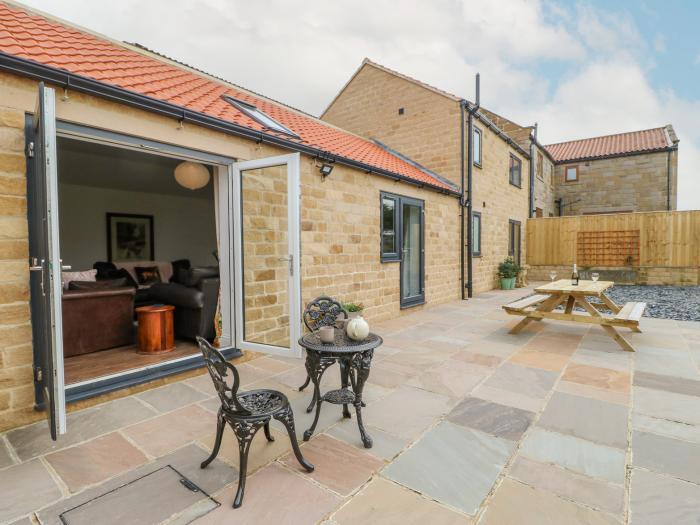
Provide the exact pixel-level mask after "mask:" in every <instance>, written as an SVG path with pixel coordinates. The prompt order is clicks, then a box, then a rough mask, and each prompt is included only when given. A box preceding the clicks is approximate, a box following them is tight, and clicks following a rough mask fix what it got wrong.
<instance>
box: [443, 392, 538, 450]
mask: <svg viewBox="0 0 700 525" xmlns="http://www.w3.org/2000/svg"><path fill="white" fill-rule="evenodd" d="M534 417H535V414H534V413H532V412H528V411H525V410H520V409H518V408H513V407H509V406H505V405H499V404H497V403H491V402H490V401H485V400H483V399H478V398H473V397H468V398H466V399H464V400H462V401H461V402H460V403H459V404H458V405H457V406H456V407H455V408H453V409H452V412H450V413H449V414H448V416H447V419H448V420H449V421H451V422H453V423H456V424H458V425H462V426H465V427H470V428H473V429H475V430H481V431H482V432H485V433H487V434H491V435H493V436H496V437H500V438H504V439H510V440H513V441H517V440H519V439H520V437H521V436H522V435H523V434H524V433H525V431H526V430H527V429H528V428H529V426H530V423H532V420H533V419H534Z"/></svg>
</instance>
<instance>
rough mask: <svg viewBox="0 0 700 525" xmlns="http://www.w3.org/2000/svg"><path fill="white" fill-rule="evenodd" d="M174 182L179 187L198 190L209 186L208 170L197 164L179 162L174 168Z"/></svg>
mask: <svg viewBox="0 0 700 525" xmlns="http://www.w3.org/2000/svg"><path fill="white" fill-rule="evenodd" d="M174 176H175V180H176V181H177V183H178V184H179V185H180V186H183V187H185V188H187V189H190V190H198V189H199V188H203V187H204V186H206V185H207V184H209V170H208V169H207V168H206V166H204V165H202V164H199V163H198V162H189V161H186V162H181V163H180V164H178V165H177V166H175V173H174Z"/></svg>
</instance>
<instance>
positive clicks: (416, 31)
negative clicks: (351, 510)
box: [25, 0, 700, 208]
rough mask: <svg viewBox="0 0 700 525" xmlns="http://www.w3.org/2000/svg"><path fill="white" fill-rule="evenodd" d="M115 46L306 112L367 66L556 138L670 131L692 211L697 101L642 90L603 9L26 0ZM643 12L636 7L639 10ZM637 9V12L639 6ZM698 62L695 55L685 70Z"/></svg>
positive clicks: (632, 33) (625, 37)
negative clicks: (147, 51)
mask: <svg viewBox="0 0 700 525" xmlns="http://www.w3.org/2000/svg"><path fill="white" fill-rule="evenodd" d="M25 1H27V2H28V3H29V4H31V5H34V6H36V7H38V8H39V9H44V10H47V11H49V12H52V13H54V14H55V15H57V16H60V17H62V18H65V19H68V20H71V21H73V22H75V23H78V24H81V25H83V26H85V27H88V28H90V29H93V30H95V31H97V32H101V33H104V34H107V35H108V36H111V37H113V38H116V39H119V40H127V41H135V42H139V43H141V44H143V45H146V46H147V47H151V48H153V49H155V50H157V51H160V52H163V53H164V54H167V55H170V56H172V57H173V58H176V59H179V60H182V61H184V62H187V63H189V64H192V65H194V66H196V67H198V68H200V69H203V70H205V71H209V72H211V73H213V74H216V75H219V76H222V77H225V78H227V79H229V80H231V81H233V82H236V83H238V84H241V85H243V86H245V87H247V88H249V89H252V90H255V91H258V92H261V93H263V94H265V95H268V96H270V97H272V98H276V99H278V100H281V101H283V102H286V103H289V104H291V105H294V106H297V107H299V108H301V109H304V110H306V111H309V112H311V113H315V114H318V113H319V112H320V111H322V110H323V109H324V108H325V106H326V105H327V103H328V102H329V101H330V100H331V99H332V97H333V96H334V95H335V93H336V92H337V90H338V89H340V87H341V86H342V85H343V84H344V83H345V82H346V81H347V79H348V78H349V76H350V75H351V74H352V73H353V72H354V71H355V69H356V68H357V67H358V66H359V64H360V62H361V60H362V58H364V57H365V56H367V57H370V58H372V59H374V60H376V61H378V62H380V63H382V64H384V65H386V66H388V67H391V68H393V69H397V70H399V71H401V72H403V73H406V74H408V75H411V76H414V77H416V78H419V79H421V80H423V81H425V82H427V83H429V84H433V85H435V86H437V87H440V88H443V89H445V90H448V91H451V92H453V93H456V94H459V95H462V96H466V97H468V98H473V94H474V87H473V86H474V74H475V73H476V72H477V71H479V72H481V78H482V103H483V104H484V105H485V106H486V107H489V108H490V109H493V110H494V111H496V112H498V113H501V114H503V115H505V116H508V117H509V118H512V119H513V120H515V121H519V122H522V123H524V124H531V123H533V122H535V121H537V122H538V123H539V124H540V127H539V129H540V133H541V135H540V136H541V138H542V140H544V141H550V142H555V141H560V140H567V139H572V138H581V137H585V136H593V135H599V134H604V133H614V132H619V131H628V130H634V129H640V128H647V127H654V126H659V125H664V124H667V123H673V124H674V127H675V129H676V132H677V133H678V136H679V137H680V139H681V143H680V170H679V171H680V191H679V203H680V204H681V206H683V207H696V208H700V182H696V180H698V181H700V177H695V176H694V174H693V171H692V170H693V169H695V167H696V166H698V165H700V129H698V126H699V125H700V124H698V123H700V98H698V99H695V100H686V99H682V98H680V97H679V96H678V95H676V94H675V93H674V92H673V91H672V90H665V91H662V90H659V89H657V88H655V87H654V86H653V85H652V84H651V82H650V80H649V71H650V70H651V68H653V67H654V64H653V62H652V59H651V58H650V55H651V54H650V53H649V51H650V50H654V51H656V52H657V53H660V52H664V51H665V49H666V41H665V38H664V35H663V34H656V35H653V36H647V35H642V34H641V33H640V31H639V29H638V28H637V27H636V25H635V23H634V20H633V19H632V18H631V16H629V15H628V14H624V13H620V12H617V11H616V10H615V8H614V6H611V7H610V8H606V9H598V8H594V7H593V6H591V5H589V4H587V3H585V2H579V3H576V4H568V3H555V2H542V1H539V0H532V1H528V0H468V1H467V0H433V1H430V2H422V1H419V0H408V1H404V2H394V1H391V0H336V1H332V2H328V1H322V0H315V1H311V0H310V1H306V2H289V1H287V0H266V1H258V2H251V1H246V0H204V1H200V2H189V1H186V0H175V1H170V2H168V1H166V0H160V1H157V0H153V1H149V2H142V1H140V0H121V1H120V2H110V3H106V2H91V1H89V0H60V1H58V0H25ZM640 8H644V6H642V7H640ZM644 9H645V8H644ZM696 62H697V63H698V64H700V55H699V56H698V59H697V61H696Z"/></svg>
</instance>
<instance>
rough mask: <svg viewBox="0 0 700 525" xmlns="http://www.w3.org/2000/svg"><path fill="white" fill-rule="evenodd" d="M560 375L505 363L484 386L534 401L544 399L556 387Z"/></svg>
mask: <svg viewBox="0 0 700 525" xmlns="http://www.w3.org/2000/svg"><path fill="white" fill-rule="evenodd" d="M558 375H559V374H558V373H556V372H549V371H547V370H540V369H538V368H530V367H527V366H520V365H514V364H511V363H503V364H502V365H501V366H500V367H499V368H497V369H496V371H495V372H494V374H493V375H492V376H491V377H489V378H488V379H487V380H486V382H485V383H484V386H487V387H491V388H499V389H501V390H507V391H509V392H515V393H516V394H522V395H525V396H528V397H530V398H534V399H544V398H545V397H546V395H547V394H548V393H549V391H550V390H551V389H552V387H553V386H554V382H555V381H556V379H557V376H558Z"/></svg>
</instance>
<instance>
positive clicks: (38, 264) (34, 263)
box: [29, 257, 46, 297]
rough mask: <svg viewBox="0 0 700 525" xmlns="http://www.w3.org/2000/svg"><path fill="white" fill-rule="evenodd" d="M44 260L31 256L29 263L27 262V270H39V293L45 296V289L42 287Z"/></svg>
mask: <svg viewBox="0 0 700 525" xmlns="http://www.w3.org/2000/svg"><path fill="white" fill-rule="evenodd" d="M45 262H46V261H45V260H44V259H41V261H40V260H39V259H37V258H36V257H32V260H31V263H30V264H29V271H30V272H41V295H42V296H44V297H45V296H46V290H45V288H44V263H45Z"/></svg>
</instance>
